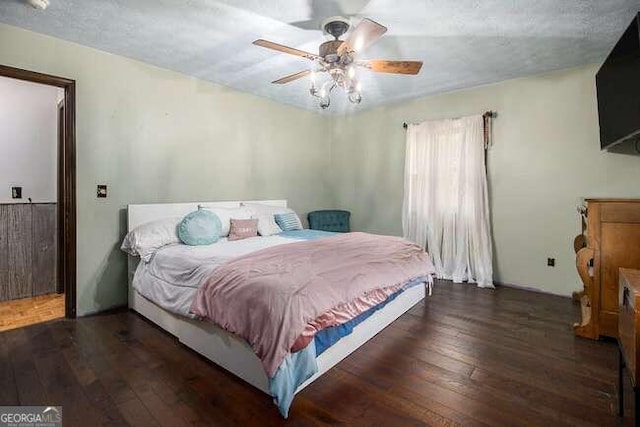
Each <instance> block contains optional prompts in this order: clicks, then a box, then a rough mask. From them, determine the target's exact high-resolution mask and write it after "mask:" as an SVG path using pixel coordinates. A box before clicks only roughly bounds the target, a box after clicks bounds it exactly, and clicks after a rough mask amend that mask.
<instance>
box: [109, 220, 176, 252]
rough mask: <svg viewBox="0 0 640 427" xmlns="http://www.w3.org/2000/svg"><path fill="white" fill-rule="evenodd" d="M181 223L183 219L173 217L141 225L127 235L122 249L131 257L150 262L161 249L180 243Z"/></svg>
mask: <svg viewBox="0 0 640 427" xmlns="http://www.w3.org/2000/svg"><path fill="white" fill-rule="evenodd" d="M180 221H182V217H171V218H164V219H159V220H157V221H151V222H147V223H144V224H142V225H139V226H137V227H136V228H134V229H133V230H131V231H130V232H129V233H128V234H127V236H126V237H125V238H124V240H123V241H122V246H120V249H121V250H123V251H124V252H126V253H128V254H129V255H133V256H139V257H140V259H142V260H143V261H144V262H149V260H150V259H151V257H152V256H153V254H155V253H156V251H157V250H158V249H160V248H161V247H163V246H166V245H170V244H172V243H180V238H179V237H178V224H179V223H180Z"/></svg>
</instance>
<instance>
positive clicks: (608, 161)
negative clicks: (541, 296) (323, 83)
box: [331, 66, 640, 295]
mask: <svg viewBox="0 0 640 427" xmlns="http://www.w3.org/2000/svg"><path fill="white" fill-rule="evenodd" d="M596 70H597V67H595V66H589V67H584V68H579V69H572V70H565V71H559V72H555V73H551V74H546V75H541V76H534V77H530V78H523V79H517V80H510V81H506V82H502V83H499V84H495V85H490V86H484V87H478V88H474V89H469V90H464V91H458V92H452V93H447V94H442V95H438V96H433V97H428V98H422V99H418V100H414V101H411V102H407V103H403V104H399V105H393V106H389V107H386V108H379V109H375V110H371V111H367V112H364V113H361V114H356V115H353V116H347V117H336V118H333V122H334V133H333V144H332V170H331V176H332V177H333V179H334V181H333V188H334V190H335V193H334V204H335V206H336V207H340V208H345V209H349V210H351V211H352V213H353V217H352V218H353V219H352V221H353V226H354V227H355V229H360V230H367V231H372V232H380V233H390V234H397V235H401V234H402V224H401V209H402V197H403V171H404V137H405V132H404V129H403V128H402V123H403V122H405V121H406V122H420V121H422V120H429V119H440V118H450V117H460V116H466V115H471V114H477V113H482V112H484V111H487V110H496V111H497V112H498V115H499V116H498V118H497V119H496V120H495V122H494V123H495V128H494V140H495V142H494V146H493V147H492V148H491V149H490V151H489V154H488V168H489V186H490V199H491V200H490V202H491V210H492V226H493V235H494V272H495V277H494V278H495V280H496V281H498V282H503V283H510V284H516V285H520V286H527V287H533V288H537V289H540V290H543V291H546V292H551V293H556V294H561V295H569V294H570V293H571V291H573V290H576V289H579V288H581V286H582V285H581V282H580V279H579V278H578V275H577V273H576V270H575V258H574V253H573V249H572V248H573V246H572V242H573V238H574V237H575V236H576V235H577V234H578V232H579V231H580V222H579V218H578V215H577V213H576V209H575V208H576V205H577V203H578V202H579V201H580V199H581V197H585V196H592V197H636V198H638V197H640V156H625V155H620V154H611V153H603V152H600V146H599V134H598V132H599V130H598V129H599V128H598V115H597V105H596V95H595V72H596ZM423 72H424V70H423ZM547 257H554V258H556V267H555V268H551V267H547V266H546V260H547Z"/></svg>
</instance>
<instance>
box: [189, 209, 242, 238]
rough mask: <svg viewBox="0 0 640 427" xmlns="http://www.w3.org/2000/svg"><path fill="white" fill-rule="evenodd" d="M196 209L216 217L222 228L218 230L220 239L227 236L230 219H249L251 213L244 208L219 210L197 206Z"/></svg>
mask: <svg viewBox="0 0 640 427" xmlns="http://www.w3.org/2000/svg"><path fill="white" fill-rule="evenodd" d="M198 209H207V210H209V211H211V212H213V213H214V214H216V215H218V218H220V222H221V223H222V228H221V229H220V237H226V236H228V235H229V230H230V229H231V220H232V219H251V211H250V210H249V209H247V208H244V207H242V206H241V207H238V208H219V207H216V206H207V205H198Z"/></svg>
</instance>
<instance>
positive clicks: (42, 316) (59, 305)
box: [0, 294, 64, 331]
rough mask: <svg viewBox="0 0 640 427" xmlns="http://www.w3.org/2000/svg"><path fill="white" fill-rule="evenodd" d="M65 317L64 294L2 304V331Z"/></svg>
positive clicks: (0, 305) (0, 304)
mask: <svg viewBox="0 0 640 427" xmlns="http://www.w3.org/2000/svg"><path fill="white" fill-rule="evenodd" d="M61 317H64V294H48V295H41V296H37V297H31V298H22V299H17V300H13V301H3V302H0V331H7V330H9V329H15V328H21V327H23V326H28V325H33V324H35V323H42V322H47V321H49V320H53V319H59V318H61Z"/></svg>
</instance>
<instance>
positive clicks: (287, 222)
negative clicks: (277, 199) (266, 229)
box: [274, 212, 302, 231]
mask: <svg viewBox="0 0 640 427" xmlns="http://www.w3.org/2000/svg"><path fill="white" fill-rule="evenodd" d="M274 217H275V219H276V224H278V227H280V228H281V229H282V231H294V230H302V224H301V223H300V218H298V215H296V213H295V212H287V213H279V214H275V215H274Z"/></svg>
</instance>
